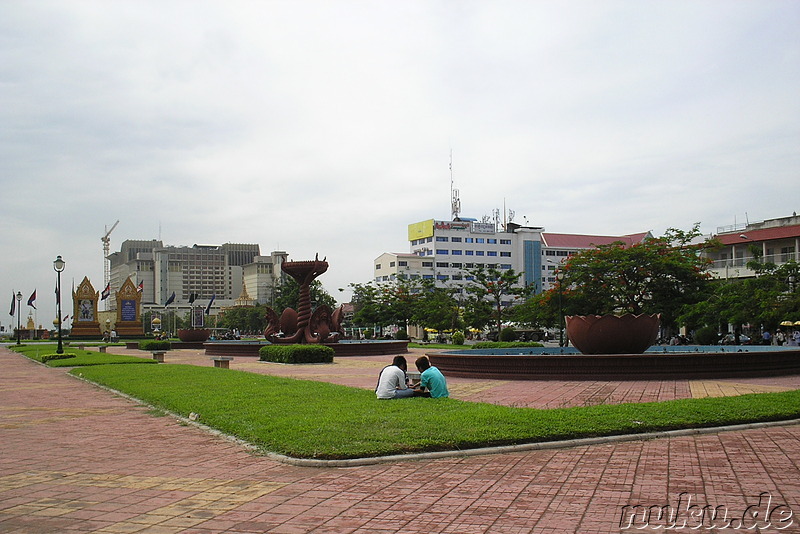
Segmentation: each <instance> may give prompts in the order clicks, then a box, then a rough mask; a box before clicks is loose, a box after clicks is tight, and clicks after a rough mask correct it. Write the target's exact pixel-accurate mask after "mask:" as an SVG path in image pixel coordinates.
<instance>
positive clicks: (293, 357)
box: [258, 345, 335, 363]
mask: <svg viewBox="0 0 800 534" xmlns="http://www.w3.org/2000/svg"><path fill="white" fill-rule="evenodd" d="M334 354H335V351H334V350H333V349H332V348H330V347H326V346H325V345H264V346H263V347H261V348H260V349H259V351H258V355H259V359H260V360H261V361H262V362H276V363H331V362H332V361H333V355H334Z"/></svg>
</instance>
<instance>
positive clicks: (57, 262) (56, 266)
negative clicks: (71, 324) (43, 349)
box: [53, 256, 66, 354]
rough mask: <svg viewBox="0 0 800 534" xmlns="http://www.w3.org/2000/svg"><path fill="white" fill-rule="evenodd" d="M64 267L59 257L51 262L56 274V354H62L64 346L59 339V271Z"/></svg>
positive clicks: (64, 263) (64, 264)
mask: <svg viewBox="0 0 800 534" xmlns="http://www.w3.org/2000/svg"><path fill="white" fill-rule="evenodd" d="M65 266H66V262H64V260H63V259H62V258H61V256H58V257H56V259H55V260H54V261H53V269H54V270H55V272H56V273H57V274H56V279H57V281H56V309H57V313H58V347H57V348H56V354H64V345H63V342H62V338H61V271H63V270H64V267H65Z"/></svg>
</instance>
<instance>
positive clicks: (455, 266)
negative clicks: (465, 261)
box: [450, 263, 461, 269]
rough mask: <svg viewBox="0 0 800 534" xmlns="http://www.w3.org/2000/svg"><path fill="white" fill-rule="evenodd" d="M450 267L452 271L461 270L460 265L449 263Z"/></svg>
mask: <svg viewBox="0 0 800 534" xmlns="http://www.w3.org/2000/svg"><path fill="white" fill-rule="evenodd" d="M450 267H452V268H453V269H460V268H461V264H460V263H451V264H450Z"/></svg>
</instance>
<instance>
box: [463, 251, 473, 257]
mask: <svg viewBox="0 0 800 534" xmlns="http://www.w3.org/2000/svg"><path fill="white" fill-rule="evenodd" d="M464 254H465V255H467V256H472V255H474V254H475V253H474V252H473V251H471V250H465V251H464Z"/></svg>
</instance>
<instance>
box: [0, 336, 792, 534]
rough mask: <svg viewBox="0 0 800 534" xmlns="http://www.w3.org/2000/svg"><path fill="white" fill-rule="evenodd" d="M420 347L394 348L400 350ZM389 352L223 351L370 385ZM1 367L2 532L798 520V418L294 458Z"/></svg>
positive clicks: (457, 385) (61, 373) (49, 375)
mask: <svg viewBox="0 0 800 534" xmlns="http://www.w3.org/2000/svg"><path fill="white" fill-rule="evenodd" d="M109 351H110V352H116V353H120V354H139V355H142V353H141V352H139V351H134V350H128V349H123V348H113V349H109ZM420 352H424V351H413V352H412V354H409V355H407V357H408V358H409V360H410V361H413V359H414V358H415V357H417V356H418V355H419V353H420ZM390 361H391V356H380V357H351V358H337V361H336V362H335V363H334V364H331V365H304V366H288V365H279V364H268V363H262V362H257V361H256V360H255V358H236V359H235V360H234V362H232V364H231V368H232V369H239V370H246V371H251V372H258V373H266V374H275V375H282V376H292V377H297V378H307V379H315V380H326V381H330V382H335V383H338V384H344V385H349V386H354V387H362V388H370V389H371V388H373V387H374V385H375V381H376V379H377V373H378V371H379V370H380V369H381V368H382V367H383V366H384V365H386V364H387V363H389V362H390ZM166 362H167V363H166V364H167V365H168V364H171V363H189V364H193V365H211V361H210V360H209V358H208V357H207V356H205V355H204V354H203V352H202V351H196V350H174V351H170V352H168V353H167V356H166ZM411 367H412V368H413V365H412V366H411ZM0 377H2V378H0V532H2V533H40V532H41V533H44V532H104V533H130V532H142V533H153V534H159V533H179V532H181V533H203V534H211V533H221V532H226V533H259V534H261V533H267V532H270V533H271V532H275V533H301V532H319V533H325V532H331V533H349V532H356V533H386V534H388V533H394V532H408V533H416V532H425V533H439V532H448V533H465V534H470V533H494V532H498V533H533V532H537V533H538V532H541V533H550V532H555V533H559V532H576V533H607V532H634V531H639V532H641V531H645V532H648V531H653V532H658V531H663V528H656V527H658V526H663V525H664V524H665V523H664V521H661V523H660V524H659V523H658V521H656V519H655V516H650V517H649V519H650V523H649V524H644V523H642V521H638V523H637V522H635V521H634V522H633V523H631V522H626V521H625V520H624V519H625V518H626V517H627V518H628V519H630V515H629V513H630V512H631V510H633V511H634V513H637V512H636V511H637V510H638V511H639V512H638V516H637V517H642V514H643V512H642V510H644V509H645V508H646V507H650V506H654V507H664V508H663V510H666V511H670V510H671V511H672V512H674V513H675V514H676V515H675V516H674V519H676V524H677V526H678V527H680V526H681V524H680V522H681V521H684V522H686V524H685V527H684V530H681V529H680V528H674V529H672V530H676V531H678V532H681V531H686V532H691V531H693V530H691V528H690V527H692V526H696V525H697V521H698V518H700V519H701V520H704V521H706V522H707V523H706V524H705V528H704V529H702V531H708V530H709V528H708V527H709V526H710V527H713V529H716V530H720V531H723V532H726V531H731V532H733V531H734V527H735V526H736V525H738V523H737V521H739V520H740V518H741V517H742V516H743V514H744V513H745V511H747V510H750V511H751V512H752V511H754V510H756V511H761V512H760V514H761V515H758V516H756V518H755V519H751V520H750V522H749V523H746V524H745V525H742V527H746V526H754V527H758V529H759V530H760V531H764V532H800V425H794V424H786V425H773V426H764V427H757V428H752V429H748V430H736V431H724V432H715V433H707V434H699V435H693V436H679V437H669V438H661V439H651V440H634V441H625V442H618V443H605V444H597V445H580V446H573V447H566V448H558V449H547V450H534V451H527V452H511V453H503V454H487V455H478V456H468V457H467V456H464V455H454V456H451V457H447V458H439V459H422V460H404V461H394V462H387V463H379V464H374V465H364V466H358V467H348V468H341V467H300V466H294V465H288V464H285V463H280V462H277V461H274V460H271V459H268V458H265V457H264V456H260V455H258V454H256V453H253V452H251V451H249V450H248V449H247V448H246V447H243V446H242V445H240V444H237V443H235V442H232V441H230V440H226V439H224V438H223V437H219V436H216V435H214V434H212V433H209V432H207V431H206V430H203V429H202V428H199V427H196V426H194V425H188V424H186V423H185V422H182V421H180V420H178V419H176V418H175V417H170V416H159V414H158V413H154V412H152V411H151V410H149V409H148V408H147V407H145V406H141V405H139V404H137V403H135V402H133V401H131V400H128V399H125V398H123V397H120V396H117V395H114V394H113V393H110V392H108V391H105V390H103V389H100V388H97V387H94V386H93V385H91V384H88V383H85V382H82V381H80V380H77V379H75V378H73V377H70V376H68V375H67V374H66V371H65V370H63V369H53V368H48V367H46V366H43V365H40V364H38V363H35V362H32V361H30V360H28V359H26V358H25V357H23V356H21V355H18V354H15V353H13V352H11V351H9V350H8V349H6V348H5V347H0ZM449 385H450V390H451V393H452V396H453V397H455V398H458V399H464V400H470V401H480V402H490V403H497V404H505V405H509V406H531V407H549V408H554V407H562V406H584V405H591V404H599V403H618V402H646V401H653V400H670V399H675V398H690V397H703V396H720V395H737V394H743V393H751V392H762V391H783V390H787V389H797V388H800V376H791V377H782V378H759V379H747V380H743V379H731V380H670V381H641V382H639V381H636V382H607V381H604V382H586V381H573V382H569V381H541V382H538V381H534V382H528V381H500V380H491V381H481V380H475V379H462V378H451V379H449ZM376 402H378V401H376ZM397 402H403V401H397ZM636 505H639V506H640V508H634V507H635V506H636ZM624 507H627V508H624ZM748 507H750V508H748ZM711 508H715V509H716V510H717V511H718V512H720V514H719V515H718V516H715V518H714V519H713V521H716V523H713V522H712V519H711V517H710V513H709V514H708V515H705V516H701V512H703V511H705V512H709V510H710V509H711ZM723 511H724V512H726V513H727V520H728V523H727V524H724V522H723V521H722V520H721V512H723ZM693 513H694V515H692V514H693ZM625 514H628V515H625ZM770 514H771V515H770ZM780 520H783V521H782V522H780ZM626 526H629V527H630V528H624V527H626ZM726 526H727V528H723V527H726ZM778 527H786V528H783V530H777V528H778ZM739 530H743V531H746V532H754V531H758V530H756V529H755V528H752V529H750V530H744V528H741V529H739ZM694 531H697V530H694Z"/></svg>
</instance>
